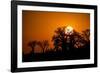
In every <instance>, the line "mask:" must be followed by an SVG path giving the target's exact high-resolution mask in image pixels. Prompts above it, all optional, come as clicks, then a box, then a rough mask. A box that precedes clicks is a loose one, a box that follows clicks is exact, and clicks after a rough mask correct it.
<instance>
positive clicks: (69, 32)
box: [65, 26, 73, 34]
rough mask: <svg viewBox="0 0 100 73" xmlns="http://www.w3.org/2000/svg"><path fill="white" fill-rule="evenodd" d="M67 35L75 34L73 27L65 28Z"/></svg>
mask: <svg viewBox="0 0 100 73" xmlns="http://www.w3.org/2000/svg"><path fill="white" fill-rule="evenodd" d="M65 33H66V34H72V33H73V27H71V26H67V27H66V28H65Z"/></svg>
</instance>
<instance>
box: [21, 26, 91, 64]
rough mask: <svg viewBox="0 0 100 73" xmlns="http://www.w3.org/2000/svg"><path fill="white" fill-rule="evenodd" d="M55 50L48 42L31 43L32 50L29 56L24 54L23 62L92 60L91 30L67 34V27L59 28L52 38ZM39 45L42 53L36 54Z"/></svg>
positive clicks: (35, 41) (29, 44)
mask: <svg viewBox="0 0 100 73" xmlns="http://www.w3.org/2000/svg"><path fill="white" fill-rule="evenodd" d="M52 42H53V45H54V48H53V49H51V50H49V51H48V48H49V49H50V45H49V43H48V40H44V41H37V40H34V41H30V42H29V43H28V46H29V47H30V48H31V49H32V51H31V52H30V53H29V54H24V53H23V58H22V60H23V62H32V61H54V60H77V59H78V60H79V59H89V58H90V30H89V29H87V30H85V31H83V32H82V33H79V32H76V31H75V30H73V31H70V32H68V33H65V27H62V28H57V29H56V31H55V35H53V37H52ZM36 45H38V46H39V47H40V48H41V49H42V52H41V53H35V52H34V49H35V47H36Z"/></svg>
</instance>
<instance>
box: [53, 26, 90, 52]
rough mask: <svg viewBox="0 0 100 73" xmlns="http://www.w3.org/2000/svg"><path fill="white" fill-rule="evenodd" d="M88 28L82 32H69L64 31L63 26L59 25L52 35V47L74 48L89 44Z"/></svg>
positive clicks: (56, 48) (66, 49)
mask: <svg viewBox="0 0 100 73" xmlns="http://www.w3.org/2000/svg"><path fill="white" fill-rule="evenodd" d="M89 32H90V31H89V29H87V30H85V31H83V33H82V34H81V33H79V32H76V31H75V30H73V32H72V33H71V34H70V32H69V33H65V27H59V28H57V29H56V31H55V35H54V36H53V37H52V41H53V43H54V47H55V48H54V49H55V50H58V49H59V48H62V51H64V52H65V51H68V50H72V49H74V48H82V47H84V46H86V44H89V41H90V40H89V36H90V33H89Z"/></svg>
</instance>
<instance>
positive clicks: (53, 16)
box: [22, 11, 90, 53]
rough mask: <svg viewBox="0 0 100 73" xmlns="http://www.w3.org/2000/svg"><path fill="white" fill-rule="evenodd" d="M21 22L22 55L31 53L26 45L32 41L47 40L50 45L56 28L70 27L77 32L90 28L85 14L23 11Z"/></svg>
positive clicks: (88, 16)
mask: <svg viewBox="0 0 100 73" xmlns="http://www.w3.org/2000/svg"><path fill="white" fill-rule="evenodd" d="M22 20H23V21H22V24H23V25H22V26H23V28H22V29H23V30H22V32H23V40H22V41H23V52H24V53H29V52H30V51H31V48H29V47H28V46H27V44H28V42H29V41H32V40H38V41H41V40H48V41H49V43H50V44H52V42H51V39H52V36H53V35H54V31H55V30H56V29H57V28H58V27H63V26H68V25H70V26H72V27H73V28H74V29H75V30H76V31H78V32H81V31H83V30H85V29H89V28H90V15H89V14H87V13H70V12H47V11H45V12H44V11H23V12H22ZM35 51H40V50H39V49H35Z"/></svg>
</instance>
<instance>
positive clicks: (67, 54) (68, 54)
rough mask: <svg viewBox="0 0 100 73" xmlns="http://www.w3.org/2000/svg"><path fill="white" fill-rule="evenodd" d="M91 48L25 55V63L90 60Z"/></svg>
mask: <svg viewBox="0 0 100 73" xmlns="http://www.w3.org/2000/svg"><path fill="white" fill-rule="evenodd" d="M89 58H90V48H79V49H73V50H68V51H57V52H54V51H51V52H46V53H30V54H27V55H24V54H23V59H22V61H23V62H33V61H55V60H77V59H78V60H79V59H89Z"/></svg>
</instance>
